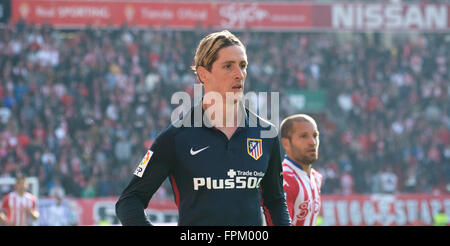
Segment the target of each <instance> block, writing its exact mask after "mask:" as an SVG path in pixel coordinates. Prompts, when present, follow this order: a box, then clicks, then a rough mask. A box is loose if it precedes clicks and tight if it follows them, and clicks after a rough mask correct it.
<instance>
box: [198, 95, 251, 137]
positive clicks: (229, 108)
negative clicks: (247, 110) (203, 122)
mask: <svg viewBox="0 0 450 246" xmlns="http://www.w3.org/2000/svg"><path fill="white" fill-rule="evenodd" d="M211 107H215V108H211ZM203 109H204V110H205V114H206V117H207V118H208V120H209V121H210V123H211V124H212V125H213V126H214V127H215V128H217V129H219V130H220V131H222V132H223V133H224V134H225V135H226V136H227V137H228V139H230V138H231V136H232V135H233V133H234V132H235V131H236V129H237V128H238V127H239V126H240V125H241V124H244V122H245V117H244V114H243V113H242V108H241V107H239V102H237V103H235V104H223V107H222V108H218V107H217V106H216V105H208V104H203Z"/></svg>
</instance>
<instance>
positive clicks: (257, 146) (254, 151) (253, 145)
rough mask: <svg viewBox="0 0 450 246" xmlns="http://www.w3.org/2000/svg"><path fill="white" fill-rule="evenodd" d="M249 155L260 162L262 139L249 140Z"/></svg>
mask: <svg viewBox="0 0 450 246" xmlns="http://www.w3.org/2000/svg"><path fill="white" fill-rule="evenodd" d="M247 153H248V154H249V155H250V156H251V157H253V159H255V160H258V159H259V157H261V156H262V139H254V138H247Z"/></svg>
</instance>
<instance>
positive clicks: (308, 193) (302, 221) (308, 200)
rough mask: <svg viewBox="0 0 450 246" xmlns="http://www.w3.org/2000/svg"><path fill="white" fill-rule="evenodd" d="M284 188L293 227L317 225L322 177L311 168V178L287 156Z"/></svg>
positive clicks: (284, 167)
mask: <svg viewBox="0 0 450 246" xmlns="http://www.w3.org/2000/svg"><path fill="white" fill-rule="evenodd" d="M282 165H283V178H284V182H283V188H284V192H285V194H286V202H287V206H288V210H289V215H290V216H291V222H292V225H293V226H311V225H316V220H317V216H318V215H319V211H320V206H321V200H320V187H321V186H322V181H323V178H322V175H321V174H320V173H319V172H317V171H316V170H314V169H313V168H311V177H308V174H307V173H306V172H305V171H303V170H302V168H301V166H300V165H298V164H297V163H295V162H294V161H293V160H291V159H290V158H289V157H287V156H285V158H284V160H283V164H282Z"/></svg>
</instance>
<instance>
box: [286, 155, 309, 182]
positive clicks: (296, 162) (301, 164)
mask: <svg viewBox="0 0 450 246" xmlns="http://www.w3.org/2000/svg"><path fill="white" fill-rule="evenodd" d="M287 157H288V158H289V159H290V160H291V161H293V162H294V164H295V165H296V166H297V167H300V169H301V170H302V171H304V172H306V174H307V175H308V177H310V176H311V164H304V163H302V162H301V161H298V160H296V159H294V158H292V157H291V156H289V155H287Z"/></svg>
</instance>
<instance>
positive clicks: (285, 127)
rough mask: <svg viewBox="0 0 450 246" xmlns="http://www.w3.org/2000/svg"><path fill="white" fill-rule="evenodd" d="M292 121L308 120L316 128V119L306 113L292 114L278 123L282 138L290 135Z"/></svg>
mask: <svg viewBox="0 0 450 246" xmlns="http://www.w3.org/2000/svg"><path fill="white" fill-rule="evenodd" d="M294 122H309V123H311V124H313V125H314V127H315V128H317V123H316V121H315V120H314V119H313V118H312V117H311V116H309V115H307V114H294V115H291V116H289V117H286V118H285V119H284V120H283V121H282V122H281V124H280V133H281V137H282V138H290V137H291V135H292V125H293V123H294Z"/></svg>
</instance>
